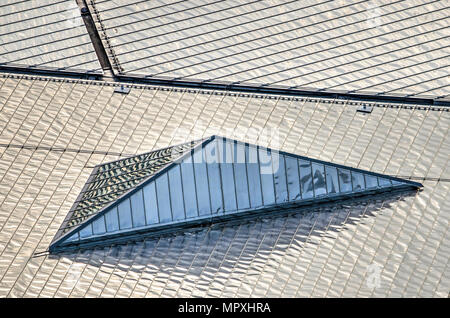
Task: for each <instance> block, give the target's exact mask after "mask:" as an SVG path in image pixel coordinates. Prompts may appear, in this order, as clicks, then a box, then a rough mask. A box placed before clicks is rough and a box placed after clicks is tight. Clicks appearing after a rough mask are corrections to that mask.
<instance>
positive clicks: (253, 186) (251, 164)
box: [245, 147, 262, 207]
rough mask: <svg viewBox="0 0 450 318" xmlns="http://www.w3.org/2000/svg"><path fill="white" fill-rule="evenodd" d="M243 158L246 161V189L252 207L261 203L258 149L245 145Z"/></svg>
mask: <svg viewBox="0 0 450 318" xmlns="http://www.w3.org/2000/svg"><path fill="white" fill-rule="evenodd" d="M245 160H246V162H247V174H248V190H249V193H250V204H251V206H252V207H259V206H261V205H262V194H261V180H260V176H259V164H258V149H257V148H256V147H246V151H245Z"/></svg>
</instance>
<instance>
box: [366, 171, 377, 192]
mask: <svg viewBox="0 0 450 318" xmlns="http://www.w3.org/2000/svg"><path fill="white" fill-rule="evenodd" d="M365 178H366V187H367V189H372V188H376V187H378V181H377V177H375V176H371V175H370V174H366V175H365Z"/></svg>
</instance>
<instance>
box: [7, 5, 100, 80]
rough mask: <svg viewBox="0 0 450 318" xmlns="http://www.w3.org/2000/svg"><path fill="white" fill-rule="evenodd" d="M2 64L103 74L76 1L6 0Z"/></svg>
mask: <svg viewBox="0 0 450 318" xmlns="http://www.w3.org/2000/svg"><path fill="white" fill-rule="evenodd" d="M0 11H1V13H0V43H1V45H0V65H2V64H6V65H16V66H18V65H20V66H24V67H34V68H40V69H42V68H48V69H58V70H78V71H82V72H99V73H101V72H102V69H101V67H100V63H99V62H98V60H97V55H96V54H95V51H94V47H93V46H92V44H91V40H90V37H89V35H88V33H87V31H86V28H85V26H84V23H83V19H82V18H81V15H80V9H79V8H78V5H77V3H76V1H75V0H58V1H52V0H27V1H17V0H3V1H2V2H1V4H0Z"/></svg>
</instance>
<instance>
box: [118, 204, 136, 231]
mask: <svg viewBox="0 0 450 318" xmlns="http://www.w3.org/2000/svg"><path fill="white" fill-rule="evenodd" d="M117 211H118V212H119V228H120V229H121V230H125V229H129V228H131V227H132V226H133V223H132V222H131V209H130V199H126V200H123V201H122V202H120V203H119V205H118V207H117Z"/></svg>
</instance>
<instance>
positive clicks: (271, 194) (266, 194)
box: [258, 148, 275, 205]
mask: <svg viewBox="0 0 450 318" xmlns="http://www.w3.org/2000/svg"><path fill="white" fill-rule="evenodd" d="M258 156H259V171H260V174H261V188H262V192H263V202H264V204H265V205H269V204H274V203H275V187H274V183H273V170H272V155H271V153H270V151H269V150H268V149H266V148H259V149H258Z"/></svg>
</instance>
